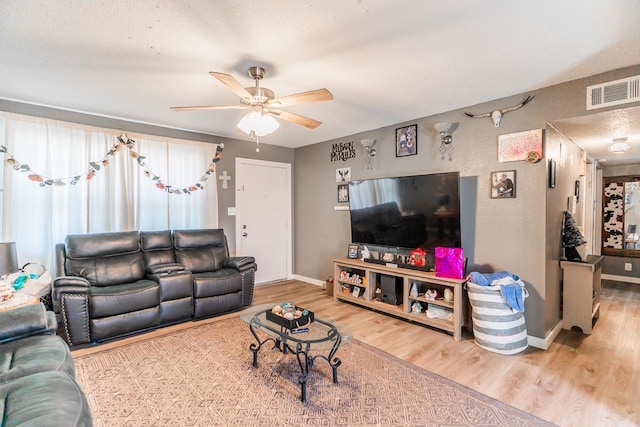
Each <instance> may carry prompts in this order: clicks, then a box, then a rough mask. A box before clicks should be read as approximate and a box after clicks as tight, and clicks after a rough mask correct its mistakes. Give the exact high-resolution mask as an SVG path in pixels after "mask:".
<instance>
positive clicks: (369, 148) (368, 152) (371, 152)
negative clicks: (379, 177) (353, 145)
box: [360, 139, 376, 170]
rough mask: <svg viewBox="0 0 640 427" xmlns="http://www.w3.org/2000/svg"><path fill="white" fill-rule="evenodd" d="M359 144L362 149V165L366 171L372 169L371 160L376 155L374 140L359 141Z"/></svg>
mask: <svg viewBox="0 0 640 427" xmlns="http://www.w3.org/2000/svg"><path fill="white" fill-rule="evenodd" d="M360 144H362V146H363V147H364V165H365V167H366V168H367V169H368V170H371V169H373V158H374V157H375V155H376V149H375V148H373V147H374V146H375V145H376V140H375V139H361V140H360Z"/></svg>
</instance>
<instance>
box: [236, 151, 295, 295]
mask: <svg viewBox="0 0 640 427" xmlns="http://www.w3.org/2000/svg"><path fill="white" fill-rule="evenodd" d="M236 177H237V179H236V249H237V252H238V253H237V254H238V255H247V256H253V257H255V258H256V263H257V264H258V271H257V272H256V283H257V284H259V283H267V282H273V281H276V280H282V279H286V278H288V277H289V276H290V275H291V268H290V266H291V165H290V164H288V163H277V162H267V161H262V160H252V159H241V158H237V159H236Z"/></svg>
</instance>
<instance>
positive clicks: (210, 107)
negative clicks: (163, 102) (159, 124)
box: [170, 105, 248, 111]
mask: <svg viewBox="0 0 640 427" xmlns="http://www.w3.org/2000/svg"><path fill="white" fill-rule="evenodd" d="M170 108H171V109H172V110H173V111H195V110H242V109H244V108H248V107H246V106H244V105H201V106H193V107H170Z"/></svg>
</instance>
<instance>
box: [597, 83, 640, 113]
mask: <svg viewBox="0 0 640 427" xmlns="http://www.w3.org/2000/svg"><path fill="white" fill-rule="evenodd" d="M636 101H640V76H633V77H627V78H626V79H620V80H614V81H611V82H606V83H601V84H599V85H593V86H589V87H587V110H593V109H596V108H603V107H609V106H611V105H620V104H628V103H630V102H636Z"/></svg>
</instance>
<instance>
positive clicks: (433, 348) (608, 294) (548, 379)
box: [73, 281, 640, 427]
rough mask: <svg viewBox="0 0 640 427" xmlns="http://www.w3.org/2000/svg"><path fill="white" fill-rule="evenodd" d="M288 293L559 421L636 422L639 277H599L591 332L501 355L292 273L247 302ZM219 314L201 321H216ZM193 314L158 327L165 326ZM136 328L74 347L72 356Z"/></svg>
mask: <svg viewBox="0 0 640 427" xmlns="http://www.w3.org/2000/svg"><path fill="white" fill-rule="evenodd" d="M283 301H290V302H293V303H295V304H296V305H298V306H302V307H306V308H308V309H310V310H312V311H314V312H315V313H316V315H317V316H319V317H321V318H323V319H329V320H334V321H336V322H338V323H339V324H341V325H343V326H344V327H345V328H346V329H348V330H350V331H351V332H352V333H353V337H354V338H356V339H358V340H360V341H362V342H365V343H367V344H369V345H372V346H374V347H377V348H379V349H381V350H384V351H386V352H387V353H390V354H392V355H394V356H396V357H399V358H401V359H404V360H406V361H408V362H411V363H413V364H414V365H417V366H420V367H422V368H424V369H427V370H429V371H431V372H434V373H437V374H439V375H442V376H444V377H446V378H449V379H451V380H453V381H456V382H458V383H460V384H463V385H465V386H467V387H469V388H471V389H474V390H477V391H479V392H481V393H484V394H486V395H488V396H491V397H493V398H496V399H499V400H500V401H502V402H505V403H508V404H510V405H512V406H515V407H517V408H520V409H522V410H524V411H527V412H530V413H532V414H534V415H537V416H538V417H540V418H543V419H545V420H547V421H551V422H553V423H555V424H558V425H561V426H581V427H582V426H625V425H628V426H637V425H640V285H636V284H627V283H620V282H608V281H603V289H602V298H601V314H600V319H599V320H598V321H597V323H596V325H595V328H594V330H593V333H592V334H591V335H583V334H581V333H579V332H576V331H566V330H563V331H562V332H561V333H560V335H559V336H558V337H557V338H556V339H555V341H554V342H553V343H552V344H551V346H550V348H549V349H548V350H547V351H543V350H538V349H536V348H533V347H530V348H529V349H527V350H526V351H525V352H523V353H520V354H518V355H515V356H503V355H499V354H495V353H492V352H489V351H487V350H484V349H482V348H480V347H478V346H477V345H476V344H475V343H474V341H473V339H472V338H469V334H468V333H467V334H463V335H466V338H467V339H465V340H463V341H454V340H453V337H452V336H451V335H448V334H446V333H443V332H439V331H435V330H432V329H429V328H427V327H424V326H420V325H416V324H412V323H410V322H406V321H403V320H399V319H395V318H393V317H389V316H387V315H384V314H381V313H377V312H374V311H371V310H368V309H364V308H361V307H358V306H355V305H351V304H347V303H344V302H334V301H333V298H332V297H330V296H329V295H327V294H326V292H325V291H324V290H323V289H321V288H320V287H319V286H315V285H310V284H307V283H303V282H299V281H285V282H281V283H276V284H269V285H262V286H256V291H255V298H254V305H257V304H263V303H274V304H275V303H280V302H283ZM237 315H238V313H235V314H231V315H226V316H222V317H218V318H214V319H209V320H206V321H203V322H215V321H218V320H220V319H222V318H227V317H231V316H237ZM193 325H194V323H193V322H187V323H183V324H180V325H176V326H172V327H168V328H163V329H161V330H159V331H155V332H152V333H150V334H144V338H148V337H149V335H156V334H165V333H169V332H171V331H174V330H176V329H182V328H186V327H190V326H193ZM144 338H143V336H138V337H133V338H128V339H126V340H120V341H116V342H114V343H108V344H104V345H100V346H97V347H93V348H91V349H83V350H76V351H74V352H73V354H74V356H77V355H81V354H84V353H86V352H94V351H101V350H104V349H106V348H109V347H112V346H118V345H123V344H126V343H127V342H130V341H131V340H138V339H144Z"/></svg>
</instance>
